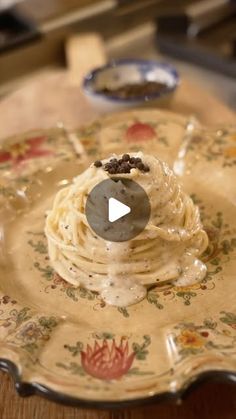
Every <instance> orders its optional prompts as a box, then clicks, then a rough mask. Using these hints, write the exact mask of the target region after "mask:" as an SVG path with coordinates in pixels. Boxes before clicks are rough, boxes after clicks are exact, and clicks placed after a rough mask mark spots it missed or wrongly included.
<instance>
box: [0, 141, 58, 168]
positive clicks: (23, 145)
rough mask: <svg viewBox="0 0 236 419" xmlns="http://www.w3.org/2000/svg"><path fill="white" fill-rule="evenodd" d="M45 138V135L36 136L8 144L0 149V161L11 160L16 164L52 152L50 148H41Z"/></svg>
mask: <svg viewBox="0 0 236 419" xmlns="http://www.w3.org/2000/svg"><path fill="white" fill-rule="evenodd" d="M46 139H47V138H46V137H36V138H31V139H29V140H26V141H21V142H19V143H15V144H11V145H9V146H8V147H6V148H5V149H4V150H2V151H0V163H6V162H12V163H13V164H14V165H17V164H19V163H21V162H23V161H25V160H28V159H32V158H35V157H42V156H47V155H49V154H52V153H53V152H52V151H51V150H47V149H44V148H42V144H44V143H45V141H46Z"/></svg>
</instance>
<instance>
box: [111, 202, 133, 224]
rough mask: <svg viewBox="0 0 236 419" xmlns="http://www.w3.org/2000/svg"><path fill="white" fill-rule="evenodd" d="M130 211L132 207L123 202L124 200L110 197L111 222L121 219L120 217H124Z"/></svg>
mask: <svg viewBox="0 0 236 419" xmlns="http://www.w3.org/2000/svg"><path fill="white" fill-rule="evenodd" d="M130 212H131V209H130V207H128V205H125V204H122V202H120V201H118V200H117V199H115V198H109V201H108V219H109V221H110V223H113V222H114V221H116V220H119V218H121V217H124V215H126V214H129V213H130Z"/></svg>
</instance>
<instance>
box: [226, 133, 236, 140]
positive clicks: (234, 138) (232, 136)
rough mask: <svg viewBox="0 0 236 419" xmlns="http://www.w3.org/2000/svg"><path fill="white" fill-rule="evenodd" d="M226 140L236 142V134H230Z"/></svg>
mask: <svg viewBox="0 0 236 419" xmlns="http://www.w3.org/2000/svg"><path fill="white" fill-rule="evenodd" d="M227 139H228V140H231V141H236V133H235V134H230V135H229V136H228V137H227Z"/></svg>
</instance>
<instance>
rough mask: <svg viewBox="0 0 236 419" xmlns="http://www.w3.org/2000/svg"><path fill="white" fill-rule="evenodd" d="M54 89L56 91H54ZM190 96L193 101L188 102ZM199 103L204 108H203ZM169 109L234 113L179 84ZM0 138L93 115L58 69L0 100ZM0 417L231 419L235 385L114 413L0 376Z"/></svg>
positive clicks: (209, 116)
mask: <svg viewBox="0 0 236 419" xmlns="http://www.w3.org/2000/svg"><path fill="white" fill-rule="evenodd" d="M58 86H60V89H58ZM193 98H194V100H193ZM203 104H204V105H203ZM171 109H172V110H174V111H177V112H182V113H184V114H187V115H190V114H194V115H196V116H197V117H198V118H199V119H200V121H201V122H203V123H206V124H214V123H228V122H235V114H234V113H233V112H232V111H231V110H230V109H228V108H227V107H226V106H225V105H224V104H222V103H221V102H220V101H219V100H217V99H215V98H214V97H212V96H211V95H209V94H208V93H207V92H206V91H203V90H201V88H200V87H198V86H194V85H192V84H191V83H189V82H188V81H186V80H184V81H183V83H182V85H181V86H180V88H179V90H178V92H177V94H176V97H175V99H174V100H173V102H172V104H171ZM0 115H1V124H0V138H4V137H6V136H8V135H12V134H16V133H19V132H20V131H26V130H29V129H33V128H48V127H52V126H54V125H55V124H56V123H57V122H58V121H63V123H64V125H65V126H66V127H69V128H73V127H75V126H79V125H81V124H84V123H86V122H88V121H90V120H91V119H94V118H95V117H97V116H98V115H97V114H96V112H95V111H94V110H92V109H91V108H90V106H89V104H88V103H87V101H86V100H85V98H84V97H83V95H82V93H81V92H80V91H79V89H77V88H74V87H73V86H70V83H69V81H68V79H67V74H66V72H64V71H56V72H52V71H50V72H48V73H44V74H43V75H38V76H36V77H33V78H32V79H31V80H30V81H28V82H27V83H26V84H24V85H23V86H22V87H20V88H18V89H17V90H16V91H15V92H14V93H12V94H11V95H9V96H8V97H6V98H4V99H3V100H2V101H1V102H0ZM0 380H1V392H0V419H49V418H50V419H75V418H77V419H144V418H146V417H149V418H150V419H151V418H152V419H157V418H160V419H170V418H171V419H177V418H178V419H199V418H201V419H218V418H219V419H220V418H222V419H223V418H224V419H235V417H236V386H235V385H233V384H230V383H207V384H204V385H202V386H201V387H198V388H197V389H195V390H194V391H193V392H192V393H190V395H189V396H188V397H187V399H186V400H185V401H184V402H183V403H182V404H180V405H176V404H174V403H173V402H171V403H170V402H163V403H160V404H157V405H150V406H146V407H140V408H135V409H125V410H122V411H121V410H120V411H110V412H109V411H97V412H96V411H95V410H89V409H86V410H85V409H84V410H82V409H78V408H71V407H64V406H60V405H57V404H55V403H53V402H50V401H47V400H45V399H43V398H40V397H38V396H32V397H29V398H20V397H19V396H18V395H17V394H16V391H15V389H14V384H13V380H12V379H11V378H10V377H9V376H8V375H7V374H6V373H3V372H1V373H0Z"/></svg>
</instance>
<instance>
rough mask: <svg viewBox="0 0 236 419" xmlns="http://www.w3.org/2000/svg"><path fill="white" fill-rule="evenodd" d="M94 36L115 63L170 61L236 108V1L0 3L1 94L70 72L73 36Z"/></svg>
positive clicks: (1, 0) (56, 0)
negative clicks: (30, 80) (53, 72)
mask: <svg viewBox="0 0 236 419" xmlns="http://www.w3.org/2000/svg"><path fill="white" fill-rule="evenodd" d="M90 31H92V32H97V33H99V34H100V35H101V37H102V39H103V40H104V42H105V45H106V54H107V57H108V59H109V58H120V57H142V58H160V57H161V58H164V59H165V60H168V61H169V62H171V63H174V64H175V65H176V64H177V68H178V69H179V70H180V71H181V72H182V74H184V75H185V74H187V75H188V78H190V79H192V80H194V81H198V80H200V81H201V84H202V85H203V86H206V87H207V88H208V89H209V90H211V91H212V92H213V93H216V94H217V95H218V96H220V97H221V98H222V99H223V100H224V102H225V103H226V104H228V105H229V106H230V107H231V108H234V109H235V108H236V88H235V85H236V83H235V79H236V2H235V1H234V0H168V1H167V0H25V1H21V0H0V95H5V94H6V92H9V91H11V89H12V88H13V86H14V85H15V83H16V82H17V83H18V82H19V80H22V79H25V78H26V77H28V76H29V75H30V74H32V73H34V72H38V71H40V70H42V69H44V68H48V67H52V66H53V67H54V66H56V67H65V66H66V63H67V59H66V57H67V52H66V47H65V46H66V42H67V41H68V39H70V37H71V36H74V35H75V34H77V35H80V34H83V33H84V32H86V33H87V32H90ZM94 48H95V49H96V46H94ZM94 52H95V51H94ZM92 53H93V51H90V54H92Z"/></svg>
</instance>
